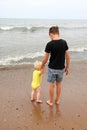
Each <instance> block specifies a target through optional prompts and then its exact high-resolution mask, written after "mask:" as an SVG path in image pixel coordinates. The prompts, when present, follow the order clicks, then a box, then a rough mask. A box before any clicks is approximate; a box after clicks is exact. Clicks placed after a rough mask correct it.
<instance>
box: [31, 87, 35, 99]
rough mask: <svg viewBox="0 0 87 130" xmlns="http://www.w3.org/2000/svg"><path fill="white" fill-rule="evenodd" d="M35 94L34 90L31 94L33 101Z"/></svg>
mask: <svg viewBox="0 0 87 130" xmlns="http://www.w3.org/2000/svg"><path fill="white" fill-rule="evenodd" d="M34 94H35V90H34V89H32V92H31V101H34Z"/></svg>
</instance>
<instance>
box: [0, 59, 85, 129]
mask: <svg viewBox="0 0 87 130" xmlns="http://www.w3.org/2000/svg"><path fill="white" fill-rule="evenodd" d="M70 68H71V69H70V74H69V75H68V76H66V75H64V80H63V83H62V92H61V102H60V105H58V106H57V105H55V104H54V106H53V107H49V106H48V105H47V104H46V100H48V98H49V93H48V89H49V88H48V83H47V68H46V69H45V73H44V75H43V81H42V101H43V103H42V104H37V103H36V102H34V103H31V101H30V93H31V79H32V71H33V67H32V66H30V65H29V66H21V67H20V66H19V67H12V68H2V69H0V130H87V62H86V61H84V62H72V63H71V67H70Z"/></svg>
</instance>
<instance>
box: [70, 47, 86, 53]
mask: <svg viewBox="0 0 87 130" xmlns="http://www.w3.org/2000/svg"><path fill="white" fill-rule="evenodd" d="M69 51H70V52H85V51H87V48H84V47H82V48H70V49H69Z"/></svg>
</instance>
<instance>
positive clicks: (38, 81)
mask: <svg viewBox="0 0 87 130" xmlns="http://www.w3.org/2000/svg"><path fill="white" fill-rule="evenodd" d="M40 73H41V72H40V71H39V70H34V72H33V80H32V84H31V86H32V88H33V89H36V88H38V87H39V86H40V84H41V79H42V75H41V74H40Z"/></svg>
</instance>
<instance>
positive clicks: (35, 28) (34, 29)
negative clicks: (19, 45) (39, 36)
mask: <svg viewBox="0 0 87 130" xmlns="http://www.w3.org/2000/svg"><path fill="white" fill-rule="evenodd" d="M47 28H48V27H45V26H32V27H25V26H18V27H11V26H5V27H0V31H23V32H26V31H30V32H35V31H38V30H43V29H47Z"/></svg>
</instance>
